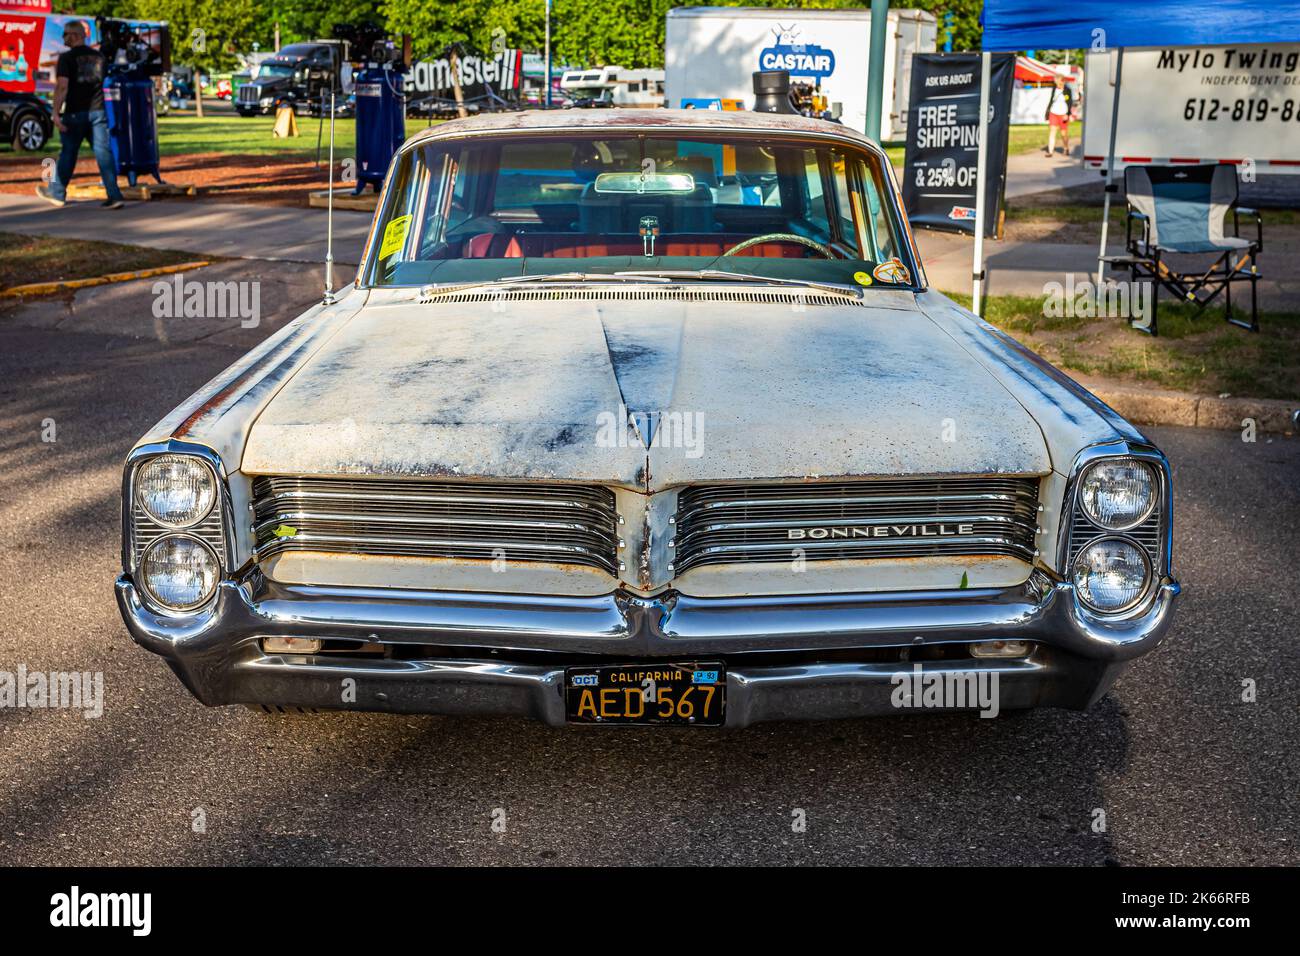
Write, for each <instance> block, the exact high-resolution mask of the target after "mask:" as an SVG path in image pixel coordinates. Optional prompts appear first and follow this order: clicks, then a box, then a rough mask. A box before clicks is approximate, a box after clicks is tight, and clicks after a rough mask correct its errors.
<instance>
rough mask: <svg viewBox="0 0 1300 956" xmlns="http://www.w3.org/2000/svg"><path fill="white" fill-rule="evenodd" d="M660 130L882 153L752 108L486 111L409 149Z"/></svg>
mask: <svg viewBox="0 0 1300 956" xmlns="http://www.w3.org/2000/svg"><path fill="white" fill-rule="evenodd" d="M602 128H604V129H619V130H629V129H631V130H636V129H643V130H656V131H664V132H673V131H678V130H680V131H682V132H726V131H735V132H765V133H793V134H796V135H797V134H800V133H808V134H815V135H817V136H834V137H837V138H839V139H843V140H847V141H851V142H853V143H854V144H855V145H858V146H862V147H866V148H868V149H870V150H872V151H873V152H880V153H881V154H882V155H883V152H882V151H881V150H880V148H879V147H878V146H876V145H875V144H874V143H872V142H871V141H870V140H868V139H867V138H866V137H865V136H863V135H862V134H861V133H859V132H858V131H857V130H854V129H851V128H849V127H847V126H844V125H841V124H840V123H832V122H830V121H828V120H821V119H811V118H809V117H807V116H800V115H797V114H791V113H755V112H753V111H752V110H672V109H627V108H614V109H602V110H582V109H563V110H519V111H516V112H509V113H487V114H483V115H479V116H474V117H470V118H467V119H454V120H448V121H447V122H445V123H441V124H439V125H438V126H431V127H429V128H428V129H425V130H421V131H420V132H419V133H417V134H415V135H414V136H412V137H411V139H410V140H408V142H407V145H408V146H412V145H415V144H418V143H422V142H427V141H429V140H433V139H442V138H444V137H458V136H474V135H476V134H479V133H503V132H520V133H527V132H538V131H547V130H587V129H602Z"/></svg>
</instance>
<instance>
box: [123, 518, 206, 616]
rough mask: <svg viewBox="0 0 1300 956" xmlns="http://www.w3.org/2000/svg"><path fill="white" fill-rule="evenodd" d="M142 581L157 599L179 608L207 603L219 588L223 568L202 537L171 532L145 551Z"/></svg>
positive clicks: (142, 562) (160, 602) (165, 605)
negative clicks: (218, 581) (218, 583)
mask: <svg viewBox="0 0 1300 956" xmlns="http://www.w3.org/2000/svg"><path fill="white" fill-rule="evenodd" d="M139 570H140V583H141V584H142V585H144V588H145V590H147V591H148V592H149V594H150V595H151V596H152V597H153V599H154V600H155V601H157V602H158V603H159V604H161V605H163V607H168V608H171V609H172V610H175V611H188V610H190V609H192V608H196V607H198V606H199V605H201V604H203V603H205V602H206V601H207V600H208V598H210V597H212V595H213V593H214V592H215V591H216V590H217V579H218V578H219V577H220V576H221V569H220V567H219V565H218V564H217V556H216V555H215V554H213V553H212V549H211V548H209V547H208V546H207V545H206V544H204V543H203V542H202V541H200V540H199V539H198V538H191V537H189V536H187V535H178V534H173V535H167V536H166V537H164V538H159V539H158V540H157V541H155V542H154V543H153V544H151V545H149V549H148V550H147V551H145V553H144V558H143V559H142V560H141V561H140V569H139Z"/></svg>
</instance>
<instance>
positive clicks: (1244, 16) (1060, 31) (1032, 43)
mask: <svg viewBox="0 0 1300 956" xmlns="http://www.w3.org/2000/svg"><path fill="white" fill-rule="evenodd" d="M981 22H982V23H983V27H984V40H983V49H984V53H985V56H984V86H985V88H987V86H988V69H989V66H988V63H989V57H988V54H989V53H992V52H1015V51H1018V50H1030V49H1052V50H1063V49H1064V50H1079V49H1090V50H1117V51H1118V52H1117V54H1116V60H1117V62H1116V68H1115V99H1114V108H1113V110H1112V111H1111V116H1112V122H1111V129H1110V148H1109V150H1108V152H1107V155H1106V169H1105V172H1104V175H1105V176H1106V198H1105V200H1104V209H1105V211H1104V213H1103V218H1102V221H1101V251H1100V252H1099V253H1098V263H1097V267H1098V284H1099V285H1100V280H1101V270H1102V267H1103V262H1102V261H1101V257H1103V256H1105V254H1106V232H1107V226H1108V225H1109V223H1110V200H1111V196H1112V194H1113V193H1114V192H1115V191H1116V187H1115V170H1114V166H1115V132H1116V128H1117V127H1118V125H1119V97H1120V83H1121V79H1122V76H1123V65H1124V48H1125V47H1174V46H1221V45H1225V44H1233V43H1279V42H1285V43H1294V42H1296V41H1297V40H1300V0H1212V2H1204V0H1201V2H1189V0H1088V2H1087V3H1079V2H1077V0H1073V2H1061V0H1056V2H1053V0H985V2H984V13H983V15H982V16H981ZM984 106H985V108H984V111H983V114H982V119H981V129H980V165H979V176H980V185H979V187H978V191H977V193H976V197H977V200H976V212H975V216H976V226H975V236H976V250H975V257H976V258H975V266H974V272H975V289H974V291H975V302H974V307H975V310H976V312H977V313H978V311H979V307H980V301H979V299H980V292H981V284H982V280H983V274H984V259H983V243H982V242H981V237H982V236H983V235H984V231H983V222H984V209H983V197H984V192H983V173H984V152H983V151H984V134H985V132H986V130H987V124H988V108H987V104H984Z"/></svg>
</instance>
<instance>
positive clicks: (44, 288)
mask: <svg viewBox="0 0 1300 956" xmlns="http://www.w3.org/2000/svg"><path fill="white" fill-rule="evenodd" d="M210 264H211V263H210V262H209V260H207V259H203V260H199V261H196V262H178V263H177V264H176V265H172V266H156V267H155V268H152V269H136V270H135V271H134V272H110V273H109V274H108V275H105V276H93V277H91V278H89V279H66V280H64V281H62V282H32V283H30V284H28V285H16V286H11V287H10V288H8V289H3V290H0V298H4V299H16V298H20V297H22V296H28V295H55V294H56V293H59V292H70V291H72V290H73V289H85V288H87V287H89V286H93V285H108V284H109V283H110V282H130V281H131V280H132V279H151V278H153V277H154V276H165V275H171V274H173V273H176V272H185V271H186V270H187V269H202V268H203V267H204V266H206V265H210Z"/></svg>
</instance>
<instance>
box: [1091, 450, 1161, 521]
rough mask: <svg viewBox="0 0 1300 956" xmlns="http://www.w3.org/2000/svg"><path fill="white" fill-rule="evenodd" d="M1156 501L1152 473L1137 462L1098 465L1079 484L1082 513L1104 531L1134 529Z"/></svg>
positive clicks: (1150, 510) (1147, 514) (1156, 494)
mask: <svg viewBox="0 0 1300 956" xmlns="http://www.w3.org/2000/svg"><path fill="white" fill-rule="evenodd" d="M1158 497H1159V495H1158V493H1157V485H1156V476H1155V472H1153V471H1152V470H1151V467H1150V466H1149V465H1146V464H1143V463H1142V462H1140V461H1130V460H1120V461H1099V462H1097V464H1095V465H1093V466H1092V467H1091V468H1089V469H1088V470H1087V471H1085V472H1084V473H1083V481H1081V482H1080V483H1079V502H1080V504H1081V505H1082V506H1083V513H1084V514H1086V515H1087V516H1088V520H1090V521H1091V522H1092V523H1093V524H1095V525H1097V526H1098V527H1101V528H1105V529H1106V530H1107V531H1127V530H1129V529H1130V528H1136V527H1137V526H1138V525H1140V524H1141V523H1142V522H1143V521H1146V520H1147V518H1149V517H1151V512H1152V511H1154V510H1155V507H1156V500H1157V498H1158Z"/></svg>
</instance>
